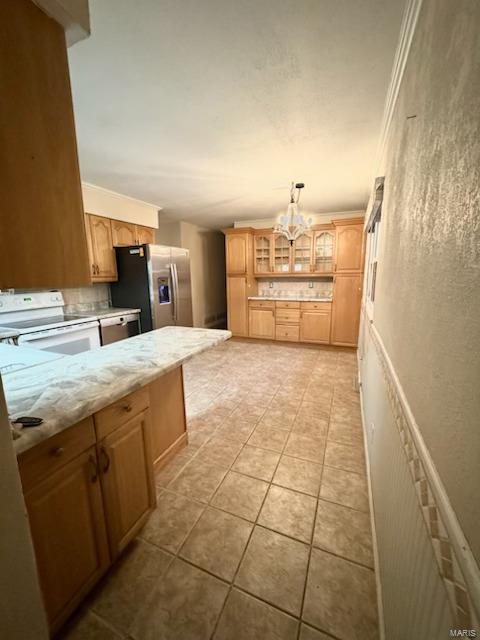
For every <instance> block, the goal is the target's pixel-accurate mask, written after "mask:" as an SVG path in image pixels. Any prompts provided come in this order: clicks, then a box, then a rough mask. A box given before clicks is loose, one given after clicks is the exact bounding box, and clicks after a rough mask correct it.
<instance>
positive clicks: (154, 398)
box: [149, 367, 187, 470]
mask: <svg viewBox="0 0 480 640" xmlns="http://www.w3.org/2000/svg"><path fill="white" fill-rule="evenodd" d="M149 391H150V413H151V416H152V453H153V464H154V467H155V470H158V469H160V468H161V467H162V466H164V465H165V464H166V463H167V462H168V461H169V460H170V458H171V457H172V456H173V455H174V454H175V453H176V452H177V451H178V450H179V449H180V448H181V447H183V446H184V445H185V444H187V421H186V418H185V406H184V402H183V398H184V392H183V371H182V367H178V369H174V370H173V371H170V372H169V373H166V374H165V375H164V376H162V377H161V378H158V380H155V381H154V382H152V383H151V384H150V385H149Z"/></svg>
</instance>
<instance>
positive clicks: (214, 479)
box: [169, 458, 226, 502]
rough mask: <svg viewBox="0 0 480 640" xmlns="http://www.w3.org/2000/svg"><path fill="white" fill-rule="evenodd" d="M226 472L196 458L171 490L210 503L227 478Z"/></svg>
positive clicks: (173, 483)
mask: <svg viewBox="0 0 480 640" xmlns="http://www.w3.org/2000/svg"><path fill="white" fill-rule="evenodd" d="M225 473H226V470H225V469H224V468H222V467H217V466H214V465H212V464H208V463H207V462H204V461H203V460H197V459H196V458H194V459H193V460H192V461H191V462H190V463H189V464H187V466H186V467H185V468H184V469H183V471H182V472H181V473H180V475H179V476H177V477H176V478H175V479H174V480H173V481H172V482H171V483H170V484H169V489H171V490H172V491H175V492H177V493H181V494H183V495H186V496H188V497H189V498H193V499H195V500H200V502H208V501H209V500H210V498H211V497H212V496H213V494H214V493H215V491H216V489H217V487H218V486H219V484H220V483H221V481H222V480H223V478H224V477H225Z"/></svg>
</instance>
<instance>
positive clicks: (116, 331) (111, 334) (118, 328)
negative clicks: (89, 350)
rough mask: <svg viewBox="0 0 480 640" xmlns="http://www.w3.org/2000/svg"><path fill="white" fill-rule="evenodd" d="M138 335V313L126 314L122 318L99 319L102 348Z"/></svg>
mask: <svg viewBox="0 0 480 640" xmlns="http://www.w3.org/2000/svg"><path fill="white" fill-rule="evenodd" d="M139 333H140V318H139V315H138V313H126V314H125V315H123V316H113V317H109V318H100V341H101V343H102V347H103V346H105V345H106V344H111V343H112V342H117V341H118V340H123V339H124V338H131V337H132V336H137V335H138V334H139Z"/></svg>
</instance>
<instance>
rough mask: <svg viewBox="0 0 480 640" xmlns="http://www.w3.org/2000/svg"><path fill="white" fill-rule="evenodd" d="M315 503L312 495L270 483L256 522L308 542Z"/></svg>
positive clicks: (310, 535)
mask: <svg viewBox="0 0 480 640" xmlns="http://www.w3.org/2000/svg"><path fill="white" fill-rule="evenodd" d="M316 505H317V501H316V500H315V498H313V497H312V496H307V495H305V494H304V493H298V492H297V491H291V490H290V489H285V488H284V487H277V486H275V485H272V486H271V487H270V489H269V490H268V493H267V497H266V498H265V502H264V503H263V507H262V510H261V512H260V516H259V518H258V524H260V525H263V526H264V527H268V528H269V529H274V530H275V531H278V532H279V533H283V534H285V535H287V536H291V537H292V538H296V539H297V540H301V541H302V542H307V543H308V544H310V542H311V538H312V531H313V523H314V519H315V507H316Z"/></svg>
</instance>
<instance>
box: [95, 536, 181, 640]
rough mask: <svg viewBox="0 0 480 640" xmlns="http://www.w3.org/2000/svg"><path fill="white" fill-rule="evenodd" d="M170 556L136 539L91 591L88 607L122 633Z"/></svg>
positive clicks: (169, 560)
mask: <svg viewBox="0 0 480 640" xmlns="http://www.w3.org/2000/svg"><path fill="white" fill-rule="evenodd" d="M172 559H173V556H171V555H170V554H168V553H165V552H164V551H162V550H161V549H158V548H157V547H155V546H154V545H151V544H148V543H147V542H143V541H142V540H139V539H136V540H134V541H133V542H132V544H131V545H130V546H129V547H128V548H127V549H126V551H125V553H124V554H123V555H122V557H121V558H119V559H118V560H117V562H116V563H115V566H114V567H113V568H112V569H111V570H110V572H109V573H108V574H107V576H106V577H105V578H104V580H102V582H101V583H100V585H99V587H98V589H97V590H96V591H95V592H94V594H93V596H92V600H91V602H90V608H91V609H93V611H94V612H95V613H98V614H99V615H100V616H102V618H104V619H105V620H107V621H108V622H110V623H111V624H113V625H114V626H115V627H116V628H118V629H121V630H122V631H124V632H125V633H127V632H128V630H129V629H130V626H131V624H132V622H133V620H134V618H135V615H136V613H137V611H138V608H139V607H140V606H141V605H142V604H143V602H144V601H145V598H146V597H147V596H148V594H149V593H150V591H151V590H152V589H153V588H154V587H155V585H156V584H157V583H158V581H159V580H160V579H161V577H162V574H164V573H165V571H166V569H167V567H168V565H169V564H170V562H171V561H172Z"/></svg>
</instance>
